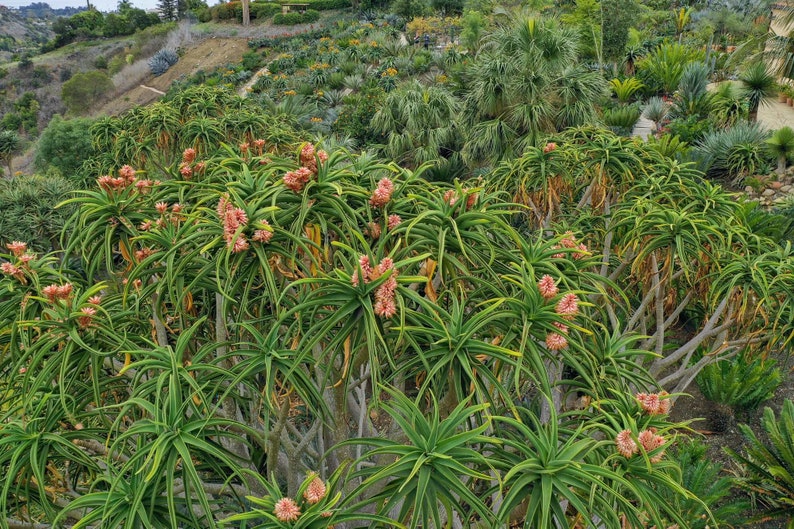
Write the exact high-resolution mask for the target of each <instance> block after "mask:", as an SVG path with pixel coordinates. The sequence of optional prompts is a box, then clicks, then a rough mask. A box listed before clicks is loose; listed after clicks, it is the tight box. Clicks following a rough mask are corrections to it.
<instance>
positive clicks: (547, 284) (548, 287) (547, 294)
mask: <svg viewBox="0 0 794 529" xmlns="http://www.w3.org/2000/svg"><path fill="white" fill-rule="evenodd" d="M538 290H539V291H540V295H541V296H543V299H545V300H546V301H548V300H550V299H552V298H553V297H554V296H556V295H557V293H558V292H559V289H558V288H557V285H556V284H555V283H554V278H553V277H551V276H550V275H549V274H545V275H544V276H543V277H541V278H540V281H538Z"/></svg>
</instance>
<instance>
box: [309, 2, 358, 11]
mask: <svg viewBox="0 0 794 529" xmlns="http://www.w3.org/2000/svg"><path fill="white" fill-rule="evenodd" d="M307 3H308V4H309V5H310V6H311V8H312V9H315V10H317V11H327V10H329V9H344V8H346V7H350V5H351V4H350V0H309V1H308V2H307Z"/></svg>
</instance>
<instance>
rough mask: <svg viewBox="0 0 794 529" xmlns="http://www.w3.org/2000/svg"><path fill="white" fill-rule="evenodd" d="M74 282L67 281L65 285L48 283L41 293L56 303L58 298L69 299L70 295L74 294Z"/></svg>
mask: <svg viewBox="0 0 794 529" xmlns="http://www.w3.org/2000/svg"><path fill="white" fill-rule="evenodd" d="M72 288H73V287H72V284H71V283H66V284H64V285H56V284H52V285H47V286H46V287H44V288H42V289H41V293H42V294H44V296H45V297H46V298H47V299H48V300H49V301H50V303H55V302H56V301H58V300H63V301H68V300H69V296H71V295H72Z"/></svg>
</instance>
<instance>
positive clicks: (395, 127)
mask: <svg viewBox="0 0 794 529" xmlns="http://www.w3.org/2000/svg"><path fill="white" fill-rule="evenodd" d="M459 108H460V103H458V101H457V100H456V99H455V97H454V96H453V95H452V94H451V93H450V92H449V91H447V90H446V89H445V88H444V87H442V86H422V84H421V83H420V82H419V81H416V80H414V81H411V82H410V83H407V84H405V85H403V86H401V87H400V88H398V89H397V90H394V91H392V92H390V93H389V95H388V96H387V97H386V102H385V104H384V105H383V107H382V108H381V109H380V110H378V111H377V112H376V113H375V115H374V116H373V118H372V122H371V126H372V128H373V129H375V131H377V132H378V133H380V134H384V135H386V136H387V137H388V144H387V145H385V146H383V150H384V152H385V153H386V154H387V155H388V156H389V157H390V158H392V159H394V160H397V161H399V162H400V163H407V164H408V165H411V166H414V167H415V166H418V165H421V164H423V163H425V162H429V161H434V160H438V159H439V158H450V157H451V156H452V155H453V154H457V151H458V149H457V147H458V146H459V144H460V139H461V138H460V137H461V133H460V129H459V127H458V125H457V115H458V112H459Z"/></svg>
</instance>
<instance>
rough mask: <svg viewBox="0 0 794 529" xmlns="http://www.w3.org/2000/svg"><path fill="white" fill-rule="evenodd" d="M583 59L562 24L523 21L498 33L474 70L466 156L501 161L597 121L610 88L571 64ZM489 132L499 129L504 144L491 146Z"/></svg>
mask: <svg viewBox="0 0 794 529" xmlns="http://www.w3.org/2000/svg"><path fill="white" fill-rule="evenodd" d="M577 58H578V39H577V36H576V34H575V32H573V31H572V30H569V29H566V28H565V27H563V26H560V25H559V24H558V23H557V22H556V21H554V20H551V19H544V18H527V17H523V16H522V17H520V18H519V19H518V20H516V21H515V22H514V23H512V24H509V25H505V26H502V27H500V28H497V30H496V31H494V33H493V34H492V35H490V37H489V39H488V40H487V41H486V43H485V44H484V45H483V47H482V49H481V51H480V53H479V54H478V55H477V59H476V60H475V61H474V62H473V63H472V66H471V67H470V69H469V71H468V78H469V79H470V81H469V82H468V84H467V86H466V107H465V109H464V113H465V118H466V120H467V121H468V122H469V124H470V125H471V126H472V127H473V128H472V129H471V134H470V136H469V137H468V138H467V140H466V144H465V146H464V150H463V156H464V159H465V160H466V161H467V162H468V163H469V164H476V163H484V162H485V163H493V162H495V161H498V160H500V159H501V158H502V157H503V156H505V155H507V156H510V155H511V154H512V153H516V154H517V153H519V152H521V149H522V148H523V147H524V146H526V145H535V144H537V142H538V141H539V138H540V136H541V135H542V134H544V133H548V132H554V131H557V130H560V129H561V128H563V127H566V126H576V125H581V124H583V123H585V122H586V120H588V119H591V118H592V117H593V115H594V114H593V108H594V105H595V103H596V102H597V100H598V98H600V97H601V96H603V95H604V94H605V93H606V89H607V85H606V82H605V81H604V80H603V79H602V78H601V77H600V76H598V75H595V74H592V73H591V72H585V71H583V70H582V69H580V68H575V67H573V66H571V65H573V64H576V62H577ZM486 129H493V130H494V131H496V130H498V131H499V132H500V133H501V135H500V136H499V138H500V141H498V142H492V143H490V144H489V143H487V141H486V140H485V139H484V138H483V137H482V134H483V133H485V132H486Z"/></svg>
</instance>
